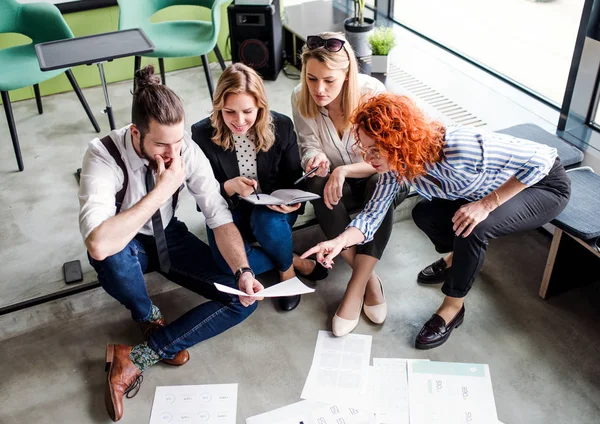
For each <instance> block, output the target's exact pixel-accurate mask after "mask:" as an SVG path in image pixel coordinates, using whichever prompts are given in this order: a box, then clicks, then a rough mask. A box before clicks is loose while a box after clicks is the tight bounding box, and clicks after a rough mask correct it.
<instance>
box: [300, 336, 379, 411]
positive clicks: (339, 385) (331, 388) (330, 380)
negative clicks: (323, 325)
mask: <svg viewBox="0 0 600 424" xmlns="http://www.w3.org/2000/svg"><path fill="white" fill-rule="evenodd" d="M371 342H372V337H371V336H365V335H361V334H348V335H346V336H344V337H335V336H334V335H333V334H332V333H331V332H329V331H319V334H318V336H317V344H316V347H315V353H314V356H313V361H312V365H311V368H310V371H309V373H308V377H307V379H306V383H305V384H304V389H303V390H302V394H301V397H302V399H311V400H317V401H320V402H326V403H329V404H340V405H345V406H351V407H353V408H356V409H359V410H361V409H362V410H365V412H366V411H367V410H366V409H365V408H364V406H367V408H368V397H367V395H366V387H367V382H368V373H369V361H370V357H371ZM369 412H372V411H369Z"/></svg>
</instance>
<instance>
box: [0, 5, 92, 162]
mask: <svg viewBox="0 0 600 424" xmlns="http://www.w3.org/2000/svg"><path fill="white" fill-rule="evenodd" d="M9 32H13V33H19V34H23V35H26V36H27V37H29V38H31V40H32V42H31V43H30V44H25V45H21V46H15V47H9V48H6V49H1V50H0V93H1V94H2V104H3V105H4V111H5V112H6V120H7V121H8V128H9V130H10V136H11V138H12V142H13V147H14V149H15V156H16V158H17V164H18V166H19V171H23V169H24V166H23V158H22V157H21V147H20V146H19V138H18V136H17V128H16V126H15V120H14V116H13V112H12V107H11V104H10V97H9V95H8V92H9V91H10V90H16V89H18V88H23V87H28V86H30V85H33V91H34V92H35V99H36V102H37V107H38V112H39V113H40V114H41V113H43V112H44V111H43V109H42V98H41V96H40V87H39V83H40V82H44V81H46V80H48V79H50V78H53V77H55V76H56V75H59V74H61V73H63V72H64V73H66V74H67V78H68V79H69V82H70V83H71V86H73V90H75V93H76V94H77V97H79V101H80V102H81V104H82V106H83V108H84V109H85V112H86V113H87V115H88V117H89V118H90V121H92V125H93V126H94V128H95V129H96V132H100V127H99V126H98V122H96V119H95V118H94V115H92V111H91V110H90V107H89V106H88V104H87V101H86V100H85V97H83V93H82V92H81V89H80V88H79V85H78V84H77V81H76V80H75V77H74V76H73V73H72V72H71V70H70V69H67V70H66V71H65V70H57V71H50V72H43V71H41V70H40V64H39V62H38V59H37V56H36V54H35V48H34V46H35V44H38V43H44V42H46V41H54V40H62V39H65V38H73V33H72V32H71V30H70V29H69V27H68V25H67V23H66V22H65V20H64V19H63V17H62V15H61V14H60V12H59V10H58V9H57V8H56V6H53V5H51V4H49V3H31V4H21V3H18V2H17V1H15V0H0V34H1V33H9Z"/></svg>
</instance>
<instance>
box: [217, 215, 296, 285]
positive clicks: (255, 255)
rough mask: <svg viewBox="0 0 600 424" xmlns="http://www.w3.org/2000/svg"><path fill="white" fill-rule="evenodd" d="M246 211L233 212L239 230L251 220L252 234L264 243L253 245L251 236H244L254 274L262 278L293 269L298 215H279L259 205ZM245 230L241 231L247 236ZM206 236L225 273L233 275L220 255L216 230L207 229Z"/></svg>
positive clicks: (259, 241)
mask: <svg viewBox="0 0 600 424" xmlns="http://www.w3.org/2000/svg"><path fill="white" fill-rule="evenodd" d="M242 211H243V212H242ZM242 211H240V209H236V210H235V211H233V221H234V222H235V224H236V225H237V227H238V228H240V227H241V228H243V227H244V226H243V225H240V224H242V221H243V220H244V219H246V220H248V219H249V221H250V228H251V231H252V235H253V236H254V238H255V239H256V241H257V242H258V243H259V244H260V246H252V245H251V244H250V243H249V242H248V240H247V238H248V237H244V246H245V247H246V255H247V256H248V263H249V264H250V268H252V270H253V271H254V273H255V274H256V275H258V274H262V273H263V272H266V271H270V270H272V269H277V270H278V271H285V270H287V269H289V267H291V266H292V263H293V259H294V258H293V253H294V247H293V245H292V226H293V225H294V223H295V222H296V219H297V218H298V212H292V213H287V214H286V213H279V212H275V211H272V210H271V209H269V208H267V207H266V206H255V207H253V208H252V209H251V210H250V211H249V210H248V209H242ZM245 213H249V214H250V216H249V217H248V216H245ZM241 228H240V232H241V233H242V236H244V231H242V230H241ZM206 233H207V236H208V244H209V245H210V248H211V250H212V254H213V257H214V258H215V261H216V262H217V264H218V265H219V267H220V268H221V270H222V271H223V272H225V273H227V274H232V272H231V269H230V268H229V266H228V265H227V262H226V261H225V259H223V256H222V255H221V252H219V248H218V247H217V242H216V241H215V235H214V233H213V231H212V230H211V229H210V228H208V227H206Z"/></svg>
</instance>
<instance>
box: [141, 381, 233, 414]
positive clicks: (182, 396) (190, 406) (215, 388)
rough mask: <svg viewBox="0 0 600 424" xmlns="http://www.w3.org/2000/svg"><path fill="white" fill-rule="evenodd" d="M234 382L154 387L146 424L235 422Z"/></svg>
mask: <svg viewBox="0 0 600 424" xmlns="http://www.w3.org/2000/svg"><path fill="white" fill-rule="evenodd" d="M237 388H238V385H237V384H207V385H201V386H158V387H157V388H156V392H154V403H153V404H152V413H151V414H150V424H167V423H172V424H183V423H203V424H204V423H206V424H217V423H218V424H235V418H236V412H237Z"/></svg>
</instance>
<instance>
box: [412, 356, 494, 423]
mask: <svg viewBox="0 0 600 424" xmlns="http://www.w3.org/2000/svg"><path fill="white" fill-rule="evenodd" d="M408 387H409V411H410V424H433V423H436V424H438V423H442V422H443V423H444V424H459V423H460V424H464V423H469V424H488V423H496V422H498V415H497V413H496V403H495V401H494V392H493V390H492V380H491V377H490V370H489V367H488V365H486V364H463V363H455V362H433V361H431V362H429V361H416V362H409V363H408Z"/></svg>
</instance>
